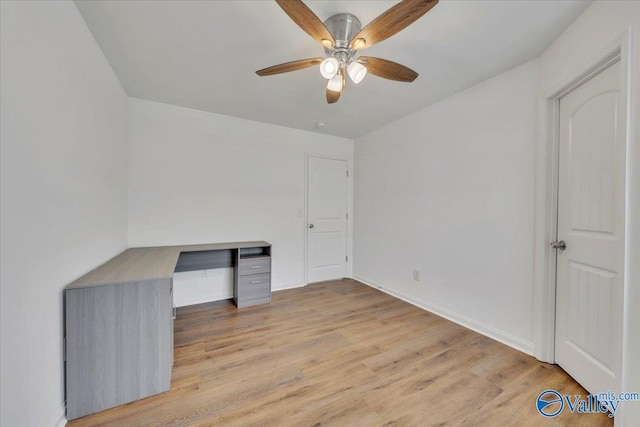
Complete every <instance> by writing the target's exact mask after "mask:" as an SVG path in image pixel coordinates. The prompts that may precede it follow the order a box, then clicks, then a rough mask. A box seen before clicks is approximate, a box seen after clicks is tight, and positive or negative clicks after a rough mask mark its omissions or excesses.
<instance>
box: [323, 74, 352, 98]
mask: <svg viewBox="0 0 640 427" xmlns="http://www.w3.org/2000/svg"><path fill="white" fill-rule="evenodd" d="M340 77H341V78H342V85H341V87H340V91H339V92H336V91H334V90H329V86H328V85H327V104H333V103H336V102H338V99H340V95H342V91H343V90H344V85H345V84H346V82H347V81H346V72H345V71H344V67H343V68H341V69H340Z"/></svg>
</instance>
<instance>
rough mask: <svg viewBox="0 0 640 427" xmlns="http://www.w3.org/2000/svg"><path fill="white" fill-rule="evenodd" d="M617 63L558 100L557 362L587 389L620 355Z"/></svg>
mask: <svg viewBox="0 0 640 427" xmlns="http://www.w3.org/2000/svg"><path fill="white" fill-rule="evenodd" d="M621 71H622V70H621V63H620V61H619V60H617V61H615V62H614V63H613V64H611V65H609V66H608V67H607V68H606V69H604V70H602V71H600V72H599V73H598V74H596V75H595V76H593V77H592V78H590V79H589V80H587V81H586V82H584V83H582V84H581V85H580V86H578V87H576V88H574V89H573V90H572V91H571V92H569V93H567V94H566V95H564V96H562V97H561V98H560V99H559V109H558V111H559V115H558V175H557V176H558V187H557V229H556V230H557V231H556V233H557V235H556V241H555V242H553V243H552V247H553V248H554V249H555V250H556V304H555V361H556V363H558V365H560V366H561V367H562V368H563V369H564V370H565V371H567V373H569V374H570V375H571V376H572V377H573V378H574V379H576V381H578V382H579V383H580V384H581V385H582V386H583V387H584V388H585V389H587V390H588V391H589V392H590V393H592V394H594V393H600V392H603V391H607V390H615V389H617V388H618V384H619V379H618V378H617V376H618V374H619V372H620V364H621V359H622V313H623V291H624V235H625V230H624V228H625V217H624V211H625V161H626V150H625V136H626V129H625V120H624V117H623V114H622V112H624V111H626V108H625V105H624V102H625V99H624V96H623V94H622V90H621V88H622V87H623V85H622V77H623V73H622V72H621Z"/></svg>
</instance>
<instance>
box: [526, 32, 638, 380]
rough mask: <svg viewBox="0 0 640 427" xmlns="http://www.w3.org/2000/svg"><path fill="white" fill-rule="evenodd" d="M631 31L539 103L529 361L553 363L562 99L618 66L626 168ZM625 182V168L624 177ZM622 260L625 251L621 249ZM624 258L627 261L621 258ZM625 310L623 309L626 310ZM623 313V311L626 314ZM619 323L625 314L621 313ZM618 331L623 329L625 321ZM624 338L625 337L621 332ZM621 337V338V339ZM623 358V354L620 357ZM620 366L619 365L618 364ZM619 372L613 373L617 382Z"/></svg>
mask: <svg viewBox="0 0 640 427" xmlns="http://www.w3.org/2000/svg"><path fill="white" fill-rule="evenodd" d="M631 53H632V51H631V31H630V30H626V31H624V32H623V33H622V34H620V35H619V36H618V37H616V38H615V40H613V41H612V42H610V43H609V44H608V45H606V46H605V47H604V48H603V49H601V50H599V51H595V52H593V53H592V54H591V55H589V57H588V58H587V60H586V61H584V62H583V63H582V64H580V65H579V66H578V67H576V68H574V69H573V70H570V71H569V72H568V73H567V74H566V75H565V76H564V78H563V79H561V80H560V83H558V84H557V85H556V86H555V87H553V88H551V89H550V90H548V91H546V92H545V93H541V94H540V97H539V99H538V132H537V133H538V137H537V140H536V148H535V155H536V160H535V173H536V176H535V203H534V208H535V214H534V218H535V220H534V262H533V271H534V282H533V287H534V305H533V309H534V310H533V344H534V348H533V350H534V353H533V355H534V356H535V357H536V358H537V359H539V360H542V361H545V362H549V363H555V316H556V298H555V297H556V253H555V250H552V249H551V247H550V242H552V241H554V240H555V239H556V235H557V223H558V171H559V159H558V153H559V151H558V150H559V126H560V123H559V110H560V98H562V97H563V96H564V95H566V94H568V93H569V92H571V91H572V90H573V89H575V88H576V87H578V86H580V85H581V84H583V83H584V82H586V81H587V80H589V79H591V78H593V77H594V76H596V75H597V74H598V73H600V72H602V71H604V69H606V68H607V67H608V66H610V65H612V64H613V63H615V62H616V61H620V65H621V67H620V68H621V73H622V91H621V96H622V97H623V102H622V105H623V106H624V107H623V108H624V111H621V112H620V116H621V117H622V118H623V120H626V123H625V129H626V134H625V135H624V140H625V142H626V146H625V147H626V148H625V149H626V156H627V160H626V162H627V166H628V163H629V148H630V145H631V144H630V142H631V141H630V137H631V132H630V127H629V126H630V120H629V119H630V117H629V113H630V111H631V108H630V100H631V84H630V77H631V64H632V62H631V60H630V58H631ZM625 175H626V177H625V181H626V182H627V183H628V181H629V168H628V167H627V169H626V171H625ZM628 196H629V193H628V188H627V191H626V195H625V208H624V209H625V231H624V234H623V238H624V239H625V243H624V244H625V245H626V244H627V241H626V240H627V239H626V234H627V232H628V221H629V217H628ZM625 254H626V247H625ZM625 258H626V255H625ZM627 264H628V263H627V262H626V260H625V263H624V269H623V272H621V273H622V274H623V275H624V277H623V283H624V290H623V295H625V299H626V295H627V293H628V285H629V283H628V280H627V277H626V276H627V274H626V272H627ZM624 305H625V306H626V304H624ZM625 311H626V310H625ZM622 317H623V319H624V317H625V313H623V316H622ZM621 327H623V328H624V320H623V322H622V325H621ZM622 332H623V331H622ZM622 336H624V334H623V335H622ZM621 353H623V352H621ZM619 366H622V364H619ZM621 377H622V375H621V372H616V378H617V380H618V381H620V379H621Z"/></svg>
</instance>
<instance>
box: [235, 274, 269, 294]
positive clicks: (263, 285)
mask: <svg viewBox="0 0 640 427" xmlns="http://www.w3.org/2000/svg"><path fill="white" fill-rule="evenodd" d="M270 292H271V275H270V274H268V273H267V274H252V275H250V276H242V277H240V278H239V279H238V298H239V299H243V300H245V299H246V300H250V299H256V298H266V297H269V294H270Z"/></svg>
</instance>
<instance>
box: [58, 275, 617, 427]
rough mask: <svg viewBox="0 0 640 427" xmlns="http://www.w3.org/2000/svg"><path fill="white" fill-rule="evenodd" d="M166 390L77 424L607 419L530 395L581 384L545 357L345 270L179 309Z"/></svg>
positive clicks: (575, 389)
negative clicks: (552, 413) (267, 299)
mask: <svg viewBox="0 0 640 427" xmlns="http://www.w3.org/2000/svg"><path fill="white" fill-rule="evenodd" d="M175 345H176V347H175V365H174V367H173V377H172V382H171V391H169V392H166V393H163V394H160V395H157V396H153V397H150V398H147V399H144V400H141V401H137V402H133V403H130V404H127V405H123V406H120V407H117V408H114V409H110V410H107V411H104V412H101V413H98V414H94V415H90V416H87V417H84V418H80V419H77V420H74V421H73V422H70V423H68V424H67V425H68V426H70V427H78V426H104V425H110V426H193V425H195V426H208V425H224V426H227V425H231V426H235V425H237V426H316V425H318V426H319V425H334V426H382V425H406V426H431V425H433V426H445V425H446V426H457V425H464V426H467V425H468V426H484V425H486V426H500V427H505V426H529V425H536V426H541V425H566V426H569V425H571V426H576V425H580V426H591V425H593V426H596V425H598V426H600V425H603V426H604V425H612V421H611V420H610V419H608V417H607V416H606V415H601V414H599V415H591V414H584V415H580V416H579V415H574V414H571V413H569V412H568V410H566V409H565V410H564V411H563V413H562V414H561V415H560V416H558V417H557V418H554V419H545V418H543V417H542V416H541V415H539V414H538V412H537V411H536V409H535V400H536V397H537V396H538V394H539V393H540V392H541V391H543V390H545V389H549V388H552V389H556V390H558V391H559V392H560V393H562V394H581V395H583V396H585V395H586V394H587V393H586V392H585V390H584V389H582V387H580V386H579V385H578V384H577V383H576V382H575V381H573V380H572V379H571V378H570V377H569V376H568V375H567V374H566V373H564V371H562V370H561V369H560V368H558V367H557V366H552V365H547V364H544V363H540V362H538V361H536V360H535V359H534V358H532V357H530V356H527V355H525V354H523V353H520V352H518V351H516V350H513V349H511V348H509V347H507V346H505V345H502V344H500V343H498V342H496V341H493V340H491V339H489V338H486V337H484V336H482V335H479V334H477V333H475V332H472V331H470V330H468V329H465V328H463V327H461V326H458V325H456V324H455V323H452V322H449V321H447V320H444V319H442V318H440V317H438V316H435V315H433V314H430V313H428V312H425V311H423V310H421V309H419V308H416V307H414V306H412V305H410V304H407V303H405V302H403V301H400V300H397V299H395V298H393V297H391V296H389V295H386V294H384V293H382V292H380V291H377V290H374V289H372V288H370V287H368V286H365V285H363V284H361V283H358V282H356V281H353V280H342V281H336V282H329V283H323V284H316V285H310V286H307V287H305V288H299V289H293V290H287V291H280V292H276V293H274V294H273V302H272V303H271V304H266V305H261V306H257V307H248V308H244V309H240V310H238V309H236V308H235V307H234V306H233V305H232V304H231V303H230V302H227V301H221V302H216V303H210V304H202V305H199V306H192V307H188V308H184V309H180V310H179V311H178V317H177V319H176V323H175Z"/></svg>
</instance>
